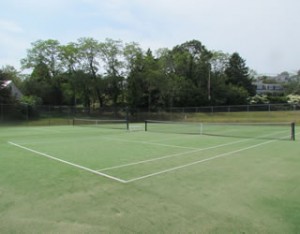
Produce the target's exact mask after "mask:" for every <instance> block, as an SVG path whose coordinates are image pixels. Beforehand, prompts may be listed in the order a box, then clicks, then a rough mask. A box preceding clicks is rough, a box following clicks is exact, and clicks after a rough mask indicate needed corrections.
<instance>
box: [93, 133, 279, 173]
mask: <svg viewBox="0 0 300 234" xmlns="http://www.w3.org/2000/svg"><path fill="white" fill-rule="evenodd" d="M279 133H281V132H278V133H277V134H279ZM270 135H274V134H273V133H272V134H267V135H264V136H265V137H266V136H270ZM255 139H256V138H255ZM117 140H118V139H117ZM251 140H253V139H252V138H250V139H244V140H239V141H234V142H230V143H225V144H221V145H216V146H210V147H207V148H193V147H184V148H187V149H193V150H191V151H186V152H181V153H176V154H170V155H165V156H162V157H157V158H152V159H148V160H143V161H138V162H132V163H127V164H122V165H118V166H112V167H107V168H101V169H98V170H97V171H108V170H113V169H118V168H122V167H129V166H134V165H138V164H143V163H148V162H153V161H157V160H162V159H166V158H172V157H177V156H181V155H185V154H190V153H196V152H200V151H204V150H210V149H216V148H220V147H223V146H228V145H234V144H238V143H241V142H246V141H251ZM122 141H123V140H122ZM124 141H125V142H133V143H141V144H154V145H162V146H168V147H169V146H170V147H176V148H182V147H181V146H176V145H174V146H173V145H165V144H159V143H148V142H144V141H130V140H124Z"/></svg>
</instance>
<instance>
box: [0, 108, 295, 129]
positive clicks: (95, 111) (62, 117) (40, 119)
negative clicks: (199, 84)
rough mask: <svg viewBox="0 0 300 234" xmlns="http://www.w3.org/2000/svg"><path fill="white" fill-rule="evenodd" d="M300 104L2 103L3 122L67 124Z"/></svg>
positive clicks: (0, 118)
mask: <svg viewBox="0 0 300 234" xmlns="http://www.w3.org/2000/svg"><path fill="white" fill-rule="evenodd" d="M299 110H300V105H299V104H298V105H297V104H261V105H239V106H206V107H180V108H175V107H174V108H168V109H161V110H156V111H149V110H146V109H145V110H143V109H130V108H129V109H127V108H111V107H110V108H108V107H107V108H83V107H76V108H75V107H74V106H30V105H26V104H14V105H8V104H0V123H1V124H10V123H11V124H29V125H30V124H33V125H59V124H61V125H65V124H71V123H72V120H73V118H93V119H126V118H127V119H129V121H131V122H139V121H144V120H146V119H156V120H183V119H184V118H185V117H186V116H187V115H188V114H196V113H207V114H214V113H221V112H273V111H299Z"/></svg>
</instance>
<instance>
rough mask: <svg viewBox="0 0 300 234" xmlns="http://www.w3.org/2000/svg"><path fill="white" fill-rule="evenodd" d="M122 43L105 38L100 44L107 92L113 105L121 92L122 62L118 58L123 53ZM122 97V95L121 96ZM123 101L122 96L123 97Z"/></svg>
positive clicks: (122, 79)
mask: <svg viewBox="0 0 300 234" xmlns="http://www.w3.org/2000/svg"><path fill="white" fill-rule="evenodd" d="M122 50H123V45H122V42H121V41H119V40H112V39H106V40H105V42H104V43H101V44H100V57H101V59H102V61H103V64H104V69H105V73H106V74H105V76H104V78H105V79H107V85H108V87H107V94H108V95H109V96H110V98H111V100H112V103H113V105H114V106H116V105H117V102H118V98H119V96H120V95H121V94H122V92H123V91H124V90H123V81H124V77H123V76H122V69H123V67H124V64H123V62H122V61H121V60H120V57H121V55H122V54H123V51H122ZM123 97H124V96H123ZM123 102H124V98H123Z"/></svg>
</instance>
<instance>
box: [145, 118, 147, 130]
mask: <svg viewBox="0 0 300 234" xmlns="http://www.w3.org/2000/svg"><path fill="white" fill-rule="evenodd" d="M145 132H147V120H145Z"/></svg>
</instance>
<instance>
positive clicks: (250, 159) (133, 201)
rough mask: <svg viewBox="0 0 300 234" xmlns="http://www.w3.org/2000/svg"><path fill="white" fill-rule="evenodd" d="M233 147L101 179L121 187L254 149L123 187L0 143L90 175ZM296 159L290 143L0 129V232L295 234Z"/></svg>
mask: <svg viewBox="0 0 300 234" xmlns="http://www.w3.org/2000/svg"><path fill="white" fill-rule="evenodd" d="M240 140H243V142H241V143H235V144H233V145H228V146H226V147H219V148H215V149H211V150H206V151H203V152H202V151H201V152H197V153H193V154H186V155H181V156H178V157H172V158H168V159H164V160H162V161H161V163H159V161H156V162H155V163H149V164H143V165H142V164H141V165H140V166H139V165H135V166H133V167H128V169H126V168H124V169H122V170H112V171H108V172H106V173H108V174H111V175H115V176H122V178H125V179H126V178H128V179H130V178H132V177H137V176H142V175H144V173H152V172H155V171H156V170H157V169H159V170H165V169H168V168H170V167H172V166H178V165H184V164H186V163H189V162H191V161H195V160H199V159H202V158H205V157H210V156H214V155H218V154H222V153H224V152H229V151H236V150H238V149H243V148H246V147H249V146H253V145H255V144H261V143H264V144H263V145H261V146H259V147H255V148H252V149H249V150H245V151H240V152H237V153H235V154H232V155H230V156H228V157H222V158H219V159H216V160H212V161H209V162H206V163H201V164H197V165H194V166H190V167H185V168H182V169H180V170H174V171H172V172H169V173H165V174H161V175H158V176H153V177H149V178H147V179H143V180H138V181H135V182H132V183H127V184H122V183H119V182H117V181H113V180H110V179H107V178H104V177H101V176H97V175H94V174H92V173H89V172H87V171H83V170H80V169H78V168H75V167H71V166H69V165H66V164H62V163H60V162H57V161H53V160H49V159H47V158H45V157H42V156H41V155H38V154H36V153H33V152H29V151H27V150H23V149H20V148H17V147H15V146H13V145H11V144H9V143H8V142H9V141H13V142H15V143H18V144H21V145H24V146H25V147H28V148H32V149H34V150H37V151H41V152H44V153H47V154H49V155H53V156H57V157H59V158H61V159H64V160H68V161H72V162H74V163H80V164H81V165H83V166H89V167H91V168H93V169H99V168H102V167H107V166H115V165H120V164H124V163H129V162H136V161H141V160H145V159H150V158H154V157H157V156H165V155H170V154H176V152H177V153H178V152H184V151H189V150H188V149H184V148H176V147H175V148H174V147H170V148H168V146H167V145H174V146H180V147H192V148H195V147H199V148H205V147H206V148H207V147H211V146H216V145H221V144H226V143H233V142H236V141H240ZM159 144H164V145H165V146H162V145H159ZM299 155H300V147H299V140H296V141H295V142H292V141H281V140H278V141H276V140H274V141H270V142H268V141H264V140H257V139H232V138H228V137H226V138H224V137H205V136H203V137H199V136H194V135H192V136H191V135H180V134H166V133H164V134H162V133H161V134H159V133H151V132H147V133H146V132H141V131H138V132H130V133H127V132H119V131H110V130H101V129H95V128H89V127H72V126H57V127H2V128H1V132H0V232H1V233H299V232H300V223H299V220H300V198H299V194H300V187H299V186H298V183H299V180H300V170H299V163H300V157H299ZM143 168H145V169H143ZM125 169H126V170H125ZM148 171H149V172H148Z"/></svg>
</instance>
